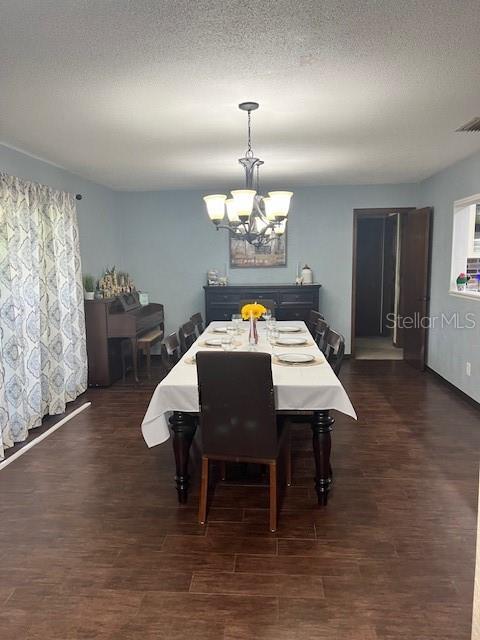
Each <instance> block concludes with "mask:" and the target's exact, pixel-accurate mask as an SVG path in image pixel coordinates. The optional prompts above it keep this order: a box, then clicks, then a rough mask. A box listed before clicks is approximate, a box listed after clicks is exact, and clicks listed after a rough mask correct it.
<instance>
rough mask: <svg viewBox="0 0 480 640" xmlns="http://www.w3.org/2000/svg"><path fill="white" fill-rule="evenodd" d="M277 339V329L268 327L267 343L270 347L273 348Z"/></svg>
mask: <svg viewBox="0 0 480 640" xmlns="http://www.w3.org/2000/svg"><path fill="white" fill-rule="evenodd" d="M277 339H278V329H277V328H276V327H275V326H273V327H270V329H269V331H268V341H269V343H270V344H271V345H272V347H273V346H275V344H276V342H277Z"/></svg>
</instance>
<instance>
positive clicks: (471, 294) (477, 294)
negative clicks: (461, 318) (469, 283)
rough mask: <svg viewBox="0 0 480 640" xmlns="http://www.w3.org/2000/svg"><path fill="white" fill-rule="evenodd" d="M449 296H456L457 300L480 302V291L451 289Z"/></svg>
mask: <svg viewBox="0 0 480 640" xmlns="http://www.w3.org/2000/svg"><path fill="white" fill-rule="evenodd" d="M448 293H449V295H451V296H454V297H455V298H464V299H465V298H466V299H468V300H480V291H456V290H455V289H450V291H449V292H448Z"/></svg>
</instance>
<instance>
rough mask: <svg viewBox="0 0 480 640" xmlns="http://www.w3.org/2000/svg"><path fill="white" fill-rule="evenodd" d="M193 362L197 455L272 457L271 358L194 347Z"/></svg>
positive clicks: (274, 444)
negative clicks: (199, 442) (199, 450)
mask: <svg viewBox="0 0 480 640" xmlns="http://www.w3.org/2000/svg"><path fill="white" fill-rule="evenodd" d="M196 362H197V373H198V393H199V401H200V433H201V438H202V447H203V453H204V454H205V455H206V456H209V457H212V458H214V457H215V456H219V457H222V456H226V457H232V458H237V459H238V458H256V459H259V458H260V459H262V458H263V459H272V458H275V457H276V456H277V448H278V436H277V424H276V416H275V399H274V392H273V381H272V364H271V356H270V355H269V354H267V353H251V352H239V353H232V352H208V351H198V352H197V356H196Z"/></svg>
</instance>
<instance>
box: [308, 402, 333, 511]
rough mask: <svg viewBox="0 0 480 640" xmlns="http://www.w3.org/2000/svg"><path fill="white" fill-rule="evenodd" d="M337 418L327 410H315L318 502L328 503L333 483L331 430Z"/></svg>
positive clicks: (313, 429)
mask: <svg viewBox="0 0 480 640" xmlns="http://www.w3.org/2000/svg"><path fill="white" fill-rule="evenodd" d="M334 422H335V419H334V418H332V417H331V415H330V413H329V412H328V410H327V411H315V412H314V414H313V417H312V423H311V426H312V432H313V455H314V456H315V471H316V473H315V490H316V492H317V496H318V504H320V505H326V504H327V502H328V492H329V491H330V487H331V484H332V467H331V465H330V450H331V448H332V442H331V432H332V430H333V424H334Z"/></svg>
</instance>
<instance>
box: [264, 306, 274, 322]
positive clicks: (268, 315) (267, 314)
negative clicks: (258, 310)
mask: <svg viewBox="0 0 480 640" xmlns="http://www.w3.org/2000/svg"><path fill="white" fill-rule="evenodd" d="M271 317H272V310H271V309H267V310H266V311H265V313H264V314H263V319H264V320H265V322H268V321H269V320H270V319H271Z"/></svg>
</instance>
